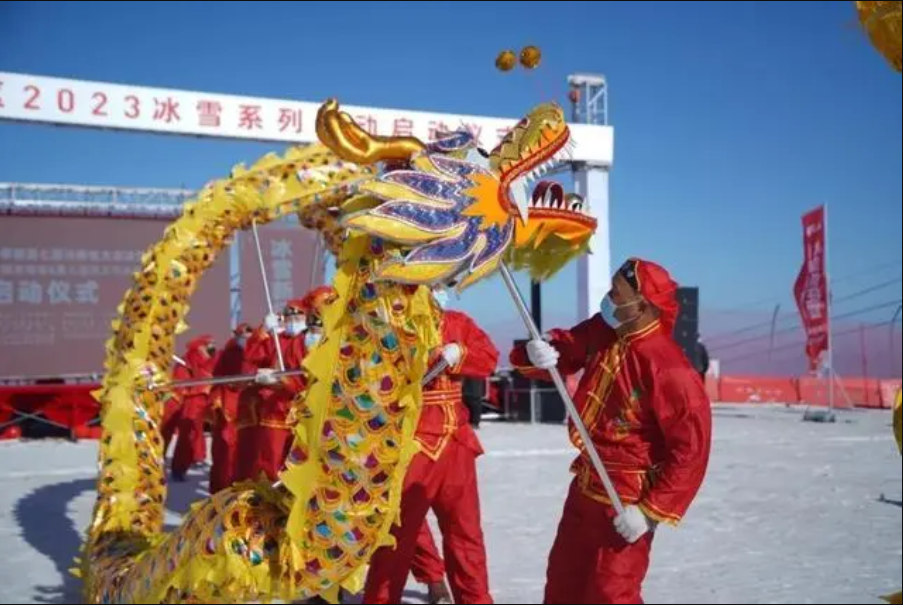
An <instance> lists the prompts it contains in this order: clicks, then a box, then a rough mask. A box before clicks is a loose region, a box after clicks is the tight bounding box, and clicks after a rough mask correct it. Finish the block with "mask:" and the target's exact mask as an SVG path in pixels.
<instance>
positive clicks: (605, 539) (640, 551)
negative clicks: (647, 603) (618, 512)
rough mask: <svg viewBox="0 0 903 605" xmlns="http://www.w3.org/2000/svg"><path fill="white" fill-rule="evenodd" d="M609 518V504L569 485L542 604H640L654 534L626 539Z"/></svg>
mask: <svg viewBox="0 0 903 605" xmlns="http://www.w3.org/2000/svg"><path fill="white" fill-rule="evenodd" d="M613 519H614V511H613V509H612V508H611V507H610V506H608V505H606V504H603V503H601V502H597V501H595V500H592V499H590V498H587V497H586V496H584V495H583V494H582V493H581V492H580V488H579V487H578V486H577V482H576V480H575V481H574V483H572V484H571V491H570V493H569V494H568V498H567V502H565V504H564V513H563V514H562V517H561V523H560V524H559V525H558V535H557V536H556V537H555V544H554V545H553V546H552V552H551V553H550V554H549V566H548V571H547V574H546V594H545V599H544V601H543V602H544V603H635V604H642V603H643V597H642V585H643V579H644V578H645V577H646V571H647V570H648V569H649V553H650V550H651V548H652V537H653V536H652V534H646V536H644V537H643V538H642V539H641V540H640V541H639V542H637V543H636V544H627V542H625V541H624V539H623V538H621V536H620V535H619V534H618V533H617V532H616V531H615V528H614V524H613Z"/></svg>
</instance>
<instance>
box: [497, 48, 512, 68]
mask: <svg viewBox="0 0 903 605" xmlns="http://www.w3.org/2000/svg"><path fill="white" fill-rule="evenodd" d="M515 65H517V55H515V54H514V51H513V50H503V51H502V52H500V53H499V56H498V57H496V58H495V66H496V67H497V68H498V69H499V70H501V71H511V70H512V69H514V66H515Z"/></svg>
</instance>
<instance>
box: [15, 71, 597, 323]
mask: <svg viewBox="0 0 903 605" xmlns="http://www.w3.org/2000/svg"><path fill="white" fill-rule="evenodd" d="M568 84H569V86H570V89H571V90H570V99H571V102H572V104H573V117H574V123H573V124H571V125H570V126H571V134H572V140H573V141H574V142H575V143H576V150H575V152H574V154H573V159H572V161H571V162H570V165H562V166H561V167H560V168H559V170H564V171H566V170H571V171H572V173H573V175H574V180H575V184H576V190H577V193H579V194H580V195H582V196H583V197H584V199H585V200H586V203H587V206H588V208H589V211H590V213H591V214H592V215H593V216H594V217H595V218H596V219H597V221H598V229H597V231H596V235H595V236H594V238H593V240H592V248H591V249H592V254H591V255H589V256H587V257H585V258H583V259H581V260H580V262H579V265H578V303H577V304H578V309H577V313H578V318H579V319H581V320H582V319H584V318H586V317H589V316H591V315H592V314H593V313H594V312H595V309H596V307H597V304H598V301H599V300H600V299H601V298H602V296H603V295H604V293H605V291H607V289H608V285H609V279H610V275H611V268H610V262H611V261H610V257H611V252H610V234H609V210H608V205H609V180H608V174H609V170H610V169H611V166H612V163H613V160H614V129H613V128H612V127H611V126H610V125H609V124H608V103H607V86H606V82H605V79H604V78H603V77H601V76H596V75H586V74H581V75H574V76H571V77H570V78H569V79H568ZM343 101H345V99H343ZM318 107H319V103H318V102H303V101H293V100H279V99H267V98H253V97H245V96H236V95H229V94H220V93H210V92H195V91H185V90H172V89H161V88H149V87H143V86H133V85H128V84H112V83H104V82H91V81H84V80H71V79H63V78H54V77H45V76H38V75H29V74H17V73H8V72H0V120H10V121H17V122H27V123H35V124H51V125H58V126H76V127H82V128H96V129H104V130H121V131H133V132H147V133H158V134H170V135H180V136H191V137H211V138H223V139H234V140H249V141H259V142H269V143H284V144H291V145H303V144H310V143H313V142H315V141H316V140H317V139H316V131H315V127H314V124H315V119H316V112H317V109H318ZM345 109H346V111H348V113H349V114H351V115H352V116H354V118H355V120H356V121H357V122H358V124H359V125H360V126H361V127H362V128H364V129H365V130H367V131H369V132H371V133H372V134H381V135H413V136H416V137H418V138H420V139H421V140H424V141H431V140H434V139H435V138H436V136H437V134H438V133H442V132H446V131H449V130H454V129H457V128H460V127H461V126H462V125H463V126H464V127H465V128H467V129H468V130H469V131H470V132H471V133H472V134H473V135H475V136H476V137H477V138H478V139H479V141H480V143H481V145H482V146H483V147H485V148H487V149H491V148H492V147H494V146H495V145H496V144H497V143H498V142H499V141H500V140H501V138H502V137H503V136H504V135H505V133H506V132H507V131H508V130H509V129H510V128H511V127H512V126H513V125H514V124H515V123H516V120H514V119H506V118H495V117H484V116H468V115H454V114H439V113H430V112H423V111H408V110H399V109H379V108H369V107H358V106H350V105H348V106H345ZM211 176H212V175H211ZM190 194H191V192H186V191H160V190H122V189H119V190H107V192H106V193H102V190H98V189H91V190H90V191H88V189H87V188H76V187H52V186H51V187H45V186H38V185H5V186H4V187H3V190H2V195H3V196H4V198H5V199H0V212H2V213H3V214H29V215H34V214H50V215H53V216H65V215H66V214H69V213H71V215H74V216H84V215H85V213H86V212H90V213H91V214H90V215H92V216H98V215H101V216H103V215H106V216H111V217H112V216H119V217H126V216H135V217H141V218H150V217H151V216H155V217H158V218H161V219H167V220H168V219H170V218H172V216H175V215H176V214H177V213H178V208H179V207H180V205H181V204H182V203H183V202H184V200H185V199H187V198H188V197H190ZM98 213H99V214H98ZM233 248H237V246H233ZM238 254H239V252H238V250H233V252H232V257H231V262H230V271H231V288H232V291H233V297H232V317H233V320H234V321H235V320H237V318H238V317H239V316H240V312H241V310H240V308H239V302H238V301H239V298H238V297H237V295H235V293H236V292H238V291H240V290H241V281H242V275H241V268H240V265H241V263H239V262H238V260H237V259H238ZM314 262H316V263H319V262H320V261H319V259H317V260H316V261H314Z"/></svg>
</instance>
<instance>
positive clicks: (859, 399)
mask: <svg viewBox="0 0 903 605" xmlns="http://www.w3.org/2000/svg"><path fill="white" fill-rule="evenodd" d="M839 382H840V386H841V388H842V389H843V392H841V393H840V396H841V397H843V398H844V401H846V398H847V397H849V398H850V400H851V401H852V402H853V405H854V406H855V407H857V408H871V409H881V383H880V381H879V380H877V379H875V378H841V379H840V381H839Z"/></svg>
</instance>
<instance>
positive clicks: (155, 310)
mask: <svg viewBox="0 0 903 605" xmlns="http://www.w3.org/2000/svg"><path fill="white" fill-rule="evenodd" d="M317 132H318V136H319V139H320V141H321V143H320V144H317V145H313V146H310V147H306V148H295V149H291V150H289V151H288V152H287V153H286V155H285V156H284V157H278V156H275V155H268V156H266V157H264V158H262V159H261V160H260V161H258V162H257V163H256V164H255V165H254V166H252V167H251V168H249V169H246V168H244V167H242V166H239V167H237V168H236V169H234V170H233V172H232V174H231V176H230V177H229V178H226V179H223V180H220V181H215V182H213V183H211V184H209V185H208V186H207V187H205V188H204V190H203V191H202V192H201V193H200V194H199V196H198V198H197V199H196V200H194V201H192V202H191V203H190V204H187V205H186V206H185V208H184V212H183V214H182V216H181V217H180V218H179V219H177V220H176V221H175V222H174V223H173V224H171V225H169V226H168V227H167V229H166V230H165V233H164V236H163V238H162V239H161V240H160V241H159V242H158V243H157V244H155V245H154V246H152V247H151V248H150V249H149V250H148V251H147V252H146V253H145V255H144V257H143V259H142V268H141V269H140V270H139V271H138V272H137V273H136V275H135V279H134V283H133V286H132V287H131V288H130V289H129V290H128V291H127V292H126V294H125V297H124V300H123V303H122V305H121V306H120V308H119V312H120V315H119V318H118V319H117V320H116V321H114V323H113V336H112V337H111V338H110V340H109V341H108V343H107V357H106V362H105V363H106V365H105V369H106V373H105V377H104V381H103V385H102V388H101V389H100V390H99V391H98V392H96V393H95V396H96V398H97V399H98V401H99V402H100V403H101V415H102V424H103V436H102V439H101V444H100V452H99V477H98V482H97V500H96V504H95V508H94V512H93V517H92V521H91V524H90V527H89V528H88V532H87V538H86V541H85V544H84V545H83V548H82V553H81V557H80V559H79V565H78V568H77V572H78V573H79V574H80V575H81V576H82V577H83V579H84V596H85V600H86V602H89V603H160V602H167V603H192V602H195V603H196V602H213V603H234V602H247V601H255V600H257V601H267V600H271V599H284V600H296V599H304V598H309V597H311V596H314V595H322V596H324V597H326V598H327V599H332V600H334V599H335V597H336V595H337V592H338V590H339V588H340V587H345V588H348V589H351V590H356V589H357V588H358V587H359V585H360V582H361V580H362V575H363V572H364V569H365V565H366V563H367V562H368V560H369V557H370V556H371V554H372V553H373V552H374V550H375V549H377V548H379V547H380V546H382V545H385V544H388V543H389V542H390V540H391V538H390V530H391V527H392V525H393V523H395V522H396V521H397V519H398V511H399V504H400V498H401V491H402V485H403V481H404V475H405V471H406V469H407V466H408V462H409V461H410V459H411V457H412V456H413V455H414V453H415V452H416V445H415V441H414V439H413V434H414V429H415V427H416V424H417V421H418V418H419V413H420V401H421V392H420V381H421V378H422V377H423V376H424V374H425V373H426V371H427V369H428V367H427V366H428V360H429V357H430V354H431V352H434V351H435V349H436V347H438V346H439V345H440V344H441V339H440V333H439V323H438V311H437V309H436V308H435V307H434V305H433V303H432V301H431V298H430V294H429V287H430V286H432V285H435V284H438V283H444V284H456V285H457V287H458V288H459V289H464V288H466V287H467V286H469V285H471V284H473V283H475V282H476V281H478V280H480V279H483V278H485V277H487V276H488V275H490V274H491V273H492V272H493V271H494V270H495V269H496V268H497V267H498V266H499V263H500V262H503V260H504V261H505V262H508V263H510V264H511V266H512V267H513V268H520V269H530V270H531V271H532V273H533V275H534V277H544V276H547V275H550V274H552V273H554V271H556V270H557V269H558V268H559V267H561V266H563V265H564V264H566V263H567V261H568V260H569V259H570V258H573V257H574V256H575V255H578V254H581V253H583V252H584V251H585V250H586V247H587V242H588V240H589V238H590V237H591V235H592V233H593V231H594V230H595V221H594V220H593V219H592V218H590V217H588V216H587V215H585V214H584V213H583V212H582V207H581V204H580V201H579V200H575V199H573V198H565V197H564V196H562V195H560V193H559V194H553V193H550V192H549V191H550V190H551V189H552V188H547V192H546V194H545V195H543V196H539V197H536V198H534V199H533V201H532V203H531V201H530V199H529V197H528V195H527V190H528V187H529V186H530V184H531V181H532V180H534V179H536V178H538V176H540V175H541V173H542V172H543V171H544V170H545V169H547V168H549V167H550V166H551V165H552V162H554V161H555V159H556V158H558V157H560V156H561V155H562V154H564V153H566V151H567V148H568V140H569V132H568V129H567V126H566V124H565V122H564V118H563V113H562V111H561V109H560V108H559V107H557V106H555V105H541V106H539V107H537V108H536V109H534V110H533V111H532V112H531V113H530V114H529V115H528V116H527V117H526V118H524V119H523V120H522V121H521V122H520V123H519V124H518V125H517V126H516V127H515V128H514V129H513V130H512V131H511V132H510V133H509V134H508V136H507V137H506V138H505V139H504V140H503V141H502V142H501V143H500V144H499V146H498V147H496V148H495V149H494V150H493V151H492V152H491V153H489V154H485V153H480V150H477V148H476V145H475V143H474V141H473V139H472V138H471V137H470V135H468V134H467V133H464V132H461V133H452V134H449V135H448V136H446V137H443V138H441V139H440V140H439V141H437V142H435V143H431V144H429V145H426V144H423V143H421V142H420V141H418V140H416V139H412V138H410V137H404V138H393V137H376V136H370V135H368V134H366V133H365V132H364V131H362V130H361V129H360V128H358V127H357V126H356V125H355V124H354V122H353V121H352V120H351V118H350V117H349V116H348V115H347V114H345V113H343V112H340V111H339V110H338V106H337V104H336V103H335V102H334V101H330V102H327V103H326V104H324V105H323V107H322V108H321V111H320V114H319V115H318V119H317ZM558 190H559V191H560V188H559V189H558ZM290 215H296V216H297V217H298V218H299V220H300V222H301V224H302V225H303V226H304V227H306V228H309V229H314V230H316V231H318V232H319V233H320V234H321V235H322V236H323V238H324V241H325V242H326V243H327V246H328V248H329V249H330V250H331V251H332V252H333V253H334V254H335V255H336V258H337V269H338V270H337V273H336V277H335V279H334V281H333V283H332V286H333V287H334V289H335V292H336V294H337V296H336V297H335V299H334V300H333V301H332V302H331V304H329V305H328V306H327V307H326V309H325V310H324V312H323V323H324V338H323V340H322V341H321V344H320V345H319V346H318V347H316V348H315V349H314V350H313V351H312V352H311V353H310V354H309V355H308V357H307V358H306V359H305V362H304V369H305V370H306V371H307V373H308V374H309V377H310V378H311V379H310V380H309V381H308V386H307V388H306V390H305V391H304V392H301V393H298V394H297V396H296V398H295V400H294V402H293V410H292V418H291V420H292V422H293V426H294V443H293V447H292V450H291V452H290V454H289V456H288V459H287V460H286V463H285V466H284V469H283V471H282V473H281V476H280V482H279V483H278V484H277V485H276V486H271V485H268V484H264V483H246V484H240V485H236V486H233V487H232V488H229V489H227V490H224V491H222V492H220V493H218V494H217V495H215V496H213V497H210V498H208V499H206V500H203V501H201V502H198V503H195V504H194V505H193V506H192V508H191V510H190V511H189V512H188V513H187V514H186V515H185V516H184V518H183V521H182V523H181V525H180V526H179V527H178V528H176V529H175V530H174V531H172V532H169V533H167V532H165V531H164V525H163V522H164V511H165V500H166V480H165V466H164V451H163V441H162V438H161V434H160V421H161V416H162V409H163V397H164V395H163V394H162V393H161V391H159V390H151V389H148V388H146V387H147V385H148V383H149V381H151V380H153V381H155V382H157V383H159V382H165V381H166V380H168V379H169V375H168V369H167V368H168V367H169V365H170V364H169V360H170V359H171V356H172V354H173V352H174V340H175V335H176V334H178V333H179V332H181V331H183V330H185V329H186V324H185V320H186V319H187V316H188V312H189V306H190V300H191V296H192V292H193V291H194V288H195V286H196V284H197V283H198V281H199V279H200V277H201V276H202V275H203V273H204V271H205V270H206V269H207V268H209V267H210V266H211V265H212V264H213V263H214V261H215V260H216V258H217V255H218V254H219V253H220V252H221V251H222V250H223V249H224V248H226V247H227V246H228V245H229V243H230V240H231V238H232V237H233V236H234V234H235V233H236V232H239V231H241V230H244V229H247V228H249V227H250V226H251V225H252V224H259V225H262V224H265V223H267V222H269V221H273V220H276V219H279V218H281V217H285V216H290Z"/></svg>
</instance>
